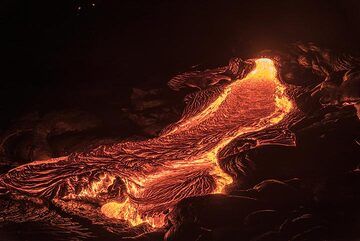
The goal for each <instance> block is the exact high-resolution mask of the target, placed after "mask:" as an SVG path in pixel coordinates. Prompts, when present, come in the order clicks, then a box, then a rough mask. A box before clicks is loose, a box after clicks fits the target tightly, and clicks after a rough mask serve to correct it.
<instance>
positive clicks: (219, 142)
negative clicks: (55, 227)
mask: <svg viewBox="0 0 360 241" xmlns="http://www.w3.org/2000/svg"><path fill="white" fill-rule="evenodd" d="M255 64H256V66H255V68H254V70H252V71H251V72H250V73H249V74H248V75H247V76H246V77H245V78H243V79H238V80H236V81H234V82H232V83H230V84H228V85H227V86H225V87H224V88H223V90H222V92H221V93H220V95H218V97H217V98H216V99H215V100H214V101H213V102H212V103H210V104H209V105H208V106H204V108H203V110H202V111H200V112H199V113H197V114H196V115H193V116H191V117H187V118H183V119H181V120H180V121H178V122H177V123H175V124H174V125H173V126H172V127H171V128H170V129H169V130H167V132H165V133H163V134H162V135H160V136H159V137H156V138H153V139H149V140H146V141H128V142H121V143H116V144H113V145H103V146H99V147H97V148H95V149H93V150H91V151H89V152H82V153H74V154H72V155H70V156H68V157H62V158H54V159H50V160H47V161H39V162H34V163H30V164H27V165H23V166H20V167H17V168H15V169H13V170H11V171H9V172H8V173H7V174H5V175H3V176H1V179H0V190H1V189H6V190H10V191H12V192H17V193H21V194H26V195H30V196H35V197H41V198H49V199H51V198H54V197H55V198H59V199H62V200H83V201H84V200H85V201H86V200H92V201H96V202H97V203H99V204H100V205H101V212H102V213H103V214H104V215H105V216H107V217H109V218H116V219H121V220H126V221H127V222H128V223H129V224H130V225H131V226H136V225H139V224H141V223H148V224H150V225H151V226H152V227H161V226H162V225H163V224H164V217H165V214H164V212H165V211H166V210H169V209H170V208H171V207H172V206H173V205H174V204H176V203H177V202H178V201H180V200H181V199H183V198H186V197H191V196H200V195H205V194H211V193H222V192H223V190H224V187H225V186H226V185H229V184H231V183H232V182H233V180H232V178H231V176H229V175H228V174H227V173H225V172H224V171H223V170H222V169H221V168H220V166H219V162H218V153H219V151H220V150H221V149H223V148H224V147H226V146H227V145H228V144H229V143H230V142H231V141H233V140H234V139H235V138H238V137H239V136H241V135H243V134H246V133H250V132H256V131H260V130H262V129H265V128H267V127H269V126H272V125H274V124H277V123H279V122H280V121H281V120H283V119H284V117H285V116H286V115H287V114H288V113H290V112H291V110H292V108H293V106H292V103H291V101H290V99H288V97H287V96H286V94H285V87H284V86H283V85H282V84H281V83H280V81H279V80H278V79H277V72H276V68H275V66H274V63H273V61H272V60H270V59H266V58H261V59H257V60H255Z"/></svg>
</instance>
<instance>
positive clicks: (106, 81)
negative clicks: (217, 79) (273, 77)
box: [0, 0, 360, 128]
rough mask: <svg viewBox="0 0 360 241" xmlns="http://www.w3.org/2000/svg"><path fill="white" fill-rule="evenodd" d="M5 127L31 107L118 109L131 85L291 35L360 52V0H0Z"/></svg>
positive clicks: (153, 82)
mask: <svg viewBox="0 0 360 241" xmlns="http://www.w3.org/2000/svg"><path fill="white" fill-rule="evenodd" d="M0 8H1V41H2V43H1V48H0V49H1V58H2V60H3V63H2V64H1V71H0V73H1V76H0V81H1V86H0V103H1V104H0V116H1V118H0V121H1V123H0V124H1V125H0V127H2V128H6V126H7V125H8V124H9V121H10V120H12V119H14V118H16V117H17V116H19V115H22V114H23V113H25V112H28V111H31V110H38V111H40V112H47V111H49V110H58V109H67V108H77V109H82V110H86V111H89V112H98V113H100V114H101V113H103V114H104V113H106V115H108V116H111V115H116V113H117V110H119V109H120V108H121V107H122V106H124V105H126V104H127V101H128V99H129V93H130V90H131V87H133V86H138V87H141V88H150V87H157V86H164V85H165V84H166V82H167V81H168V80H169V78H171V77H172V76H174V75H175V74H177V73H179V72H182V71H186V70H189V68H191V66H193V65H197V64H202V65H208V66H217V65H223V64H226V63H227V60H228V59H229V58H230V57H232V56H234V55H240V56H250V55H251V54H253V53H256V52H257V51H259V50H262V49H264V48H265V49H268V48H274V47H279V46H280V47H281V46H282V45H285V44H287V43H291V42H295V41H305V42H306V41H314V42H316V43H319V44H320V45H322V46H325V47H330V48H335V49H339V50H341V51H347V52H351V53H354V52H358V51H359V47H358V46H359V42H360V28H359V26H358V24H359V22H360V1H357V0H341V1H329V0H321V1H161V0H152V1H150V0H147V1H139V0H92V1H91V0H89V1H79V0H73V1H67V0H50V1H36V0H35V1H27V0H21V1H19V0H2V1H1V5H0Z"/></svg>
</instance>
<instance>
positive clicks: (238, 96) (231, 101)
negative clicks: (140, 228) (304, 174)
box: [101, 58, 292, 227]
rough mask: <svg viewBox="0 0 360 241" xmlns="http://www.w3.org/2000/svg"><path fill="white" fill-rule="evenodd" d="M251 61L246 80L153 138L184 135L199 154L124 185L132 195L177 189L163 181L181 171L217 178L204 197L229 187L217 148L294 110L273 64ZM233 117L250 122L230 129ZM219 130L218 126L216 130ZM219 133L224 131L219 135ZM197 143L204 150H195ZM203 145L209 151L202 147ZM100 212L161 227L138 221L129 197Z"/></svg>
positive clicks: (159, 218) (157, 219)
mask: <svg viewBox="0 0 360 241" xmlns="http://www.w3.org/2000/svg"><path fill="white" fill-rule="evenodd" d="M255 62H256V67H255V69H254V70H253V71H252V72H250V73H249V74H248V75H247V76H246V77H245V78H244V79H239V80H237V81H235V82H233V83H231V84H230V85H228V86H227V87H226V88H225V89H224V91H223V93H222V94H221V95H220V96H219V97H218V98H217V99H216V100H215V101H214V102H213V103H211V104H210V105H209V106H207V107H205V108H204V110H203V111H201V112H200V113H199V114H197V115H196V116H193V117H191V118H189V119H185V120H180V121H179V122H178V124H177V125H175V127H174V128H173V129H172V130H169V131H168V132H167V133H165V134H164V135H163V136H160V137H158V138H156V139H153V140H151V141H153V142H154V141H156V142H159V143H164V144H165V143H168V142H169V140H174V139H175V140H176V139H177V138H178V136H179V135H180V136H183V135H186V136H187V138H192V137H193V138H194V141H193V142H192V143H191V144H192V145H194V146H192V147H190V148H193V149H197V150H201V149H202V150H203V151H199V153H198V155H194V156H191V157H189V158H186V159H178V160H173V161H172V162H170V163H168V165H167V166H166V168H165V169H164V170H161V171H160V172H157V173H154V174H151V175H148V176H146V177H144V178H139V179H138V180H137V182H136V183H137V185H134V184H133V183H127V190H128V192H129V193H130V194H131V195H132V196H134V197H141V196H142V195H143V194H144V193H146V192H147V187H149V188H151V187H152V186H157V185H158V186H159V187H158V192H161V191H164V192H165V190H166V189H167V188H177V187H175V186H172V185H170V184H168V185H167V184H165V185H161V184H162V183H164V182H167V181H168V182H171V181H172V180H173V179H180V180H181V178H182V175H176V173H177V172H179V173H183V170H185V171H186V170H194V169H197V168H199V169H208V170H209V174H210V175H211V176H212V177H213V178H214V180H215V187H214V188H213V189H212V190H211V191H210V192H204V193H203V194H205V193H221V192H223V189H224V187H225V186H226V185H228V184H231V183H232V178H231V177H230V176H229V175H227V174H226V173H225V172H224V171H222V170H221V168H220V167H219V165H218V160H217V154H218V152H219V150H221V149H222V148H223V147H225V146H226V145H227V144H228V143H229V142H231V141H232V140H234V139H235V138H236V137H238V136H240V135H242V134H244V133H247V132H252V131H257V130H260V129H262V128H265V127H268V126H270V125H273V124H276V123H278V122H280V121H281V120H282V119H283V118H284V116H285V115H286V114H287V113H289V112H290V111H291V109H292V103H291V101H290V100H289V99H288V98H287V97H286V95H285V93H284V91H285V87H284V86H283V85H282V84H281V83H280V82H279V80H278V79H277V72H276V68H275V66H274V63H273V61H272V60H271V59H266V58H262V59H257V60H256V61H255ZM264 94H266V98H258V96H261V95H263V96H264ZM244 95H245V97H244ZM244 98H249V100H248V101H247V102H246V105H245V104H244V103H245V102H244V101H243V99H244ZM265 107H267V108H265ZM244 109H245V110H251V113H248V114H250V116H247V117H245V116H239V115H237V114H234V112H239V113H241V112H244ZM231 116H236V117H238V118H243V119H246V118H248V119H249V120H251V121H252V123H251V124H248V125H246V126H245V125H241V124H240V125H239V124H238V122H235V125H229V124H232V122H230V123H229V122H228V123H226V121H227V118H229V117H231ZM219 117H220V118H219ZM214 122H220V123H221V125H216V124H214ZM224 122H225V123H224ZM222 125H228V126H231V128H221V127H222ZM218 127H220V128H219V129H218V130H216V129H217V128H218ZM198 130H200V131H202V133H201V135H200V134H199V133H197V132H198ZM219 131H220V132H222V133H221V134H220V133H219ZM208 135H209V136H212V135H213V136H217V135H220V136H221V137H220V136H219V137H216V138H215V141H214V142H211V144H210V142H208V143H206V140H207V136H208ZM200 136H201V138H200ZM201 145H202V146H203V148H199V146H201ZM206 146H208V148H205V147H206ZM185 151H186V150H185ZM164 180H165V181H164ZM182 181H183V180H181V182H182ZM184 181H185V180H184ZM192 188H194V187H192ZM195 188H196V187H195ZM176 191H177V192H176V193H175V195H174V196H175V197H176V195H180V193H181V189H179V190H176ZM187 196H191V195H182V196H179V197H177V198H175V197H174V198H172V199H171V200H169V201H168V202H169V203H171V202H173V201H178V200H180V199H181V198H183V197H187ZM145 206H146V204H145ZM140 209H141V208H140ZM101 210H102V212H103V213H104V214H105V215H106V216H108V217H114V218H119V219H125V220H127V221H129V223H130V224H131V225H133V226H134V225H138V224H140V223H143V222H148V223H149V224H150V225H152V226H153V227H159V226H162V225H163V216H164V215H163V214H156V215H153V216H145V217H142V216H141V212H139V204H136V203H132V202H131V201H129V199H126V200H125V201H124V202H122V203H119V202H109V203H106V204H105V205H103V206H102V209H101Z"/></svg>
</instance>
